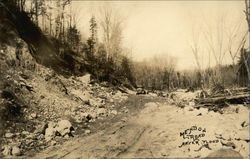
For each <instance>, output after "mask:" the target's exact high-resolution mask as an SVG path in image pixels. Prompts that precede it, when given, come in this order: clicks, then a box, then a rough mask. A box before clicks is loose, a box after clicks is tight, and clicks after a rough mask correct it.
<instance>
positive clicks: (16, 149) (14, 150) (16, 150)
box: [11, 146, 21, 156]
mask: <svg viewBox="0 0 250 159" xmlns="http://www.w3.org/2000/svg"><path fill="white" fill-rule="evenodd" d="M11 154H12V155H13V156H20V155H21V150H20V148H19V147H17V146H13V147H12V151H11Z"/></svg>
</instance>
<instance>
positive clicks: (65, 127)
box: [56, 120, 73, 136]
mask: <svg viewBox="0 0 250 159" xmlns="http://www.w3.org/2000/svg"><path fill="white" fill-rule="evenodd" d="M72 128H73V127H72V124H71V123H70V121H68V120H61V121H59V122H58V123H57V127H56V130H57V131H58V132H59V134H60V135H62V136H65V135H69V134H71V130H72Z"/></svg>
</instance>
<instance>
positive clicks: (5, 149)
mask: <svg viewBox="0 0 250 159" xmlns="http://www.w3.org/2000/svg"><path fill="white" fill-rule="evenodd" d="M2 154H3V155H4V156H9V155H11V146H9V145H5V146H3V152H2Z"/></svg>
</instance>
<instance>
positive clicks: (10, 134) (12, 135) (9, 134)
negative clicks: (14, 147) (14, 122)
mask: <svg viewBox="0 0 250 159" xmlns="http://www.w3.org/2000/svg"><path fill="white" fill-rule="evenodd" d="M5 137H6V138H12V137H14V134H13V133H6V134H5Z"/></svg>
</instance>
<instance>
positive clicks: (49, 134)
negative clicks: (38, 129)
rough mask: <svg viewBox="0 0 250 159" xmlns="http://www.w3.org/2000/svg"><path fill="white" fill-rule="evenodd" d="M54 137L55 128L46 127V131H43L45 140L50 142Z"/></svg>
mask: <svg viewBox="0 0 250 159" xmlns="http://www.w3.org/2000/svg"><path fill="white" fill-rule="evenodd" d="M55 136H56V130H55V128H53V127H48V128H47V129H46V130H45V136H44V137H45V140H46V141H50V140H52V139H53V138H54V137H55Z"/></svg>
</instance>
